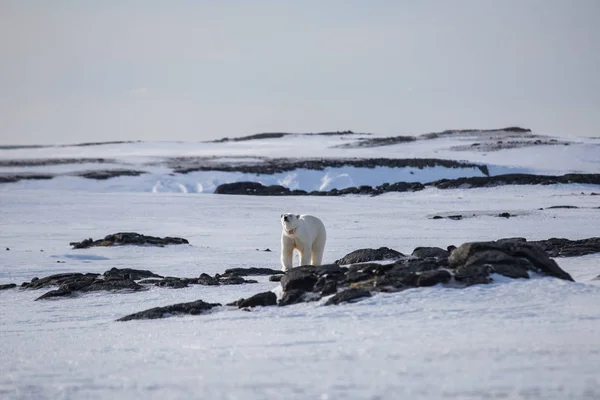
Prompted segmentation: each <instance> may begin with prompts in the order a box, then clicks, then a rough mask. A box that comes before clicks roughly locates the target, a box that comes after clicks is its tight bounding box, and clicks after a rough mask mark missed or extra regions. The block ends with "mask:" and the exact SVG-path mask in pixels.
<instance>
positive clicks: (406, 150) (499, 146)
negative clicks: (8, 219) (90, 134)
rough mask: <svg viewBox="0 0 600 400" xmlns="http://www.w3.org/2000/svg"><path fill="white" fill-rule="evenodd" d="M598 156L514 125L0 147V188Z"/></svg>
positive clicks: (498, 170)
mask: <svg viewBox="0 0 600 400" xmlns="http://www.w3.org/2000/svg"><path fill="white" fill-rule="evenodd" d="M598 154H600V140H597V139H582V138H578V139H576V140H575V139H572V138H571V139H567V138H561V137H550V136H543V135H537V134H534V133H532V132H531V131H529V130H527V129H523V128H516V127H514V128H506V129H498V130H452V131H444V132H439V133H429V134H424V135H420V136H395V137H381V136H377V135H374V134H364V133H353V132H351V131H344V132H324V133H316V134H291V133H267V134H257V135H251V136H247V137H242V138H233V139H222V140H219V141H215V142H208V143H203V142H198V143H187V142H185V143H184V142H108V143H85V144H79V145H72V146H28V147H15V146H11V147H4V148H0V182H5V184H4V185H0V190H10V189H11V188H16V187H27V188H62V189H69V190H86V191H96V192H98V191H108V192H127V191H133V192H182V193H212V192H214V190H215V188H216V187H218V186H219V185H221V184H224V183H231V182H240V181H253V182H260V183H262V184H263V185H281V186H283V187H285V188H288V189H291V190H304V191H328V190H331V189H344V188H348V187H358V186H362V185H370V186H377V185H382V184H384V183H395V182H420V183H427V182H433V181H437V180H440V179H456V178H464V177H482V176H496V175H501V174H507V173H527V174H548V175H562V174H566V173H598V172H599V171H600V157H598ZM365 160H377V162H370V163H369V162H365ZM394 160H397V161H394ZM418 160H420V161H418Z"/></svg>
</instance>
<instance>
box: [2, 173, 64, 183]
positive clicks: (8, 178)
mask: <svg viewBox="0 0 600 400" xmlns="http://www.w3.org/2000/svg"><path fill="white" fill-rule="evenodd" d="M52 178H54V175H50V174H2V175H0V183H14V182H19V181H23V180H49V179H52Z"/></svg>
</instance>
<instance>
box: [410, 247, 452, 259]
mask: <svg viewBox="0 0 600 400" xmlns="http://www.w3.org/2000/svg"><path fill="white" fill-rule="evenodd" d="M449 255H450V253H449V252H448V250H444V249H441V248H439V247H417V248H415V249H414V250H413V252H412V254H411V257H414V258H429V257H434V258H440V259H443V258H448V256H449Z"/></svg>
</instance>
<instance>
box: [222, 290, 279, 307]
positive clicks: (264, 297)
mask: <svg viewBox="0 0 600 400" xmlns="http://www.w3.org/2000/svg"><path fill="white" fill-rule="evenodd" d="M228 305H232V306H237V307H238V308H247V307H257V306H261V307H266V306H275V305H277V296H276V295H275V293H273V292H263V293H258V294H255V295H254V296H252V297H250V298H248V299H243V298H242V299H239V300H237V301H235V302H233V303H231V304H228Z"/></svg>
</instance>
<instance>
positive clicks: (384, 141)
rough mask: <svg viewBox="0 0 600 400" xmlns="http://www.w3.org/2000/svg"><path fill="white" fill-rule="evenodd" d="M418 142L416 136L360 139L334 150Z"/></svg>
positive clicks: (338, 146)
mask: <svg viewBox="0 0 600 400" xmlns="http://www.w3.org/2000/svg"><path fill="white" fill-rule="evenodd" d="M415 140H417V138H416V137H415V136H390V137H383V138H378V137H373V138H360V139H359V140H358V141H356V142H350V143H344V144H340V145H337V146H334V148H341V149H356V148H361V147H382V146H391V145H394V144H398V143H408V142H414V141H415Z"/></svg>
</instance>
